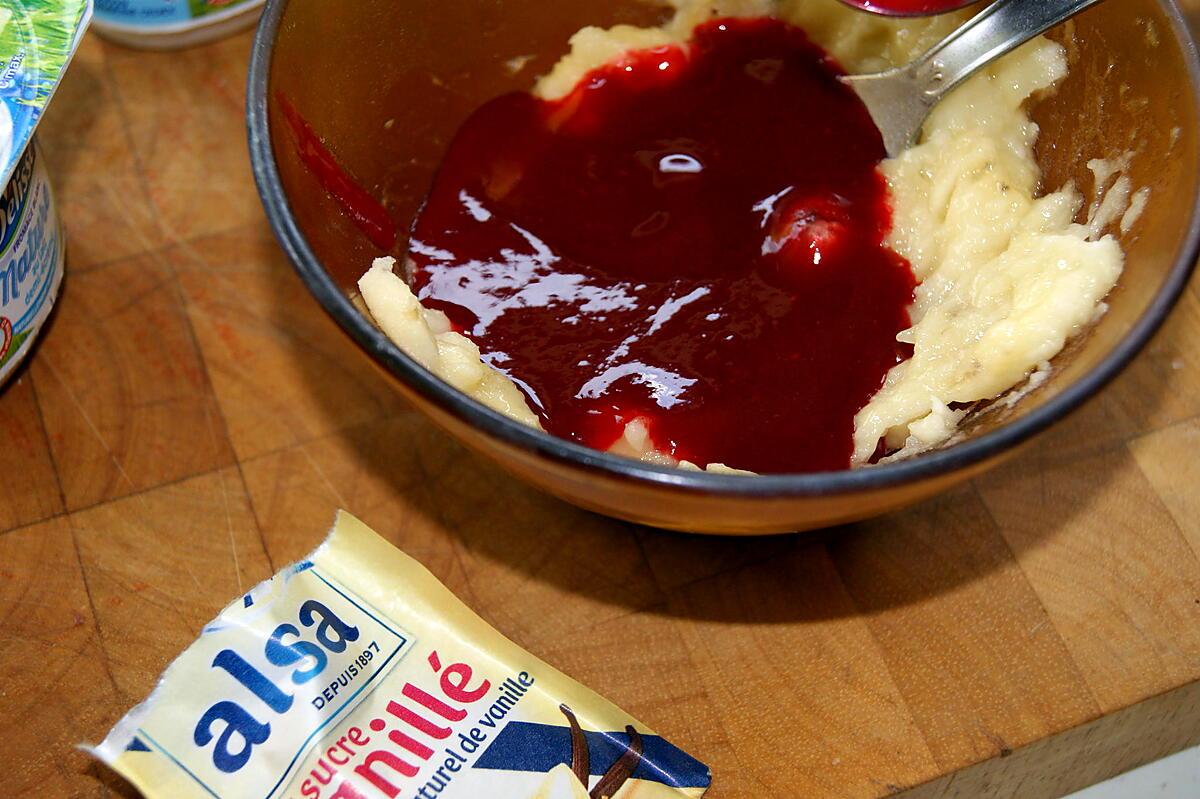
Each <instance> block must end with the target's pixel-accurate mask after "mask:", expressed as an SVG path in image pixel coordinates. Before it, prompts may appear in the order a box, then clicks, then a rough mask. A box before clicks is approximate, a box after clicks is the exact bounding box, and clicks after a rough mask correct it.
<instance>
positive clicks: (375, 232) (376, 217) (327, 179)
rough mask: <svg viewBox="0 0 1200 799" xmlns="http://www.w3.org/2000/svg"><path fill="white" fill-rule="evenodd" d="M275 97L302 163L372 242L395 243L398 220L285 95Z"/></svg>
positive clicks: (383, 247) (388, 247) (384, 246)
mask: <svg viewBox="0 0 1200 799" xmlns="http://www.w3.org/2000/svg"><path fill="white" fill-rule="evenodd" d="M275 100H276V101H277V102H278V103H279V110H280V111H281V112H282V113H283V117H284V119H286V120H287V122H288V127H289V128H291V130H292V136H293V138H294V139H295V142H296V153H297V155H299V156H300V161H301V163H303V164H304V166H305V167H306V168H307V169H308V171H309V172H311V173H312V174H313V176H314V177H316V179H317V181H318V182H319V183H320V184H321V186H322V187H323V188H324V189H325V191H327V192H329V195H330V196H331V197H333V199H334V200H336V201H337V204H338V205H340V206H341V208H342V211H343V212H344V213H345V214H346V215H347V216H349V217H350V220H351V221H352V222H354V224H355V225H357V226H358V229H359V230H361V231H362V232H363V234H365V235H366V237H367V238H368V239H370V241H371V243H372V244H374V245H375V246H376V247H378V248H379V249H381V250H384V251H385V252H386V251H388V250H391V249H392V247H395V246H396V223H395V222H393V221H392V217H391V215H390V214H388V212H387V209H386V208H384V207H383V204H382V203H380V202H379V201H378V200H376V199H375V198H374V197H373V196H371V193H370V192H368V191H367V190H366V189H364V188H363V187H362V186H361V185H359V183H358V181H356V180H355V179H354V178H353V177H351V176H350V174H349V173H348V172H346V170H345V169H343V168H342V165H341V164H339V163H338V162H337V159H336V158H334V157H333V153H331V152H329V148H328V147H326V146H325V145H324V144H323V143H322V142H321V138H320V137H319V136H317V133H316V131H314V130H313V129H312V125H310V124H308V120H306V119H305V118H304V117H302V116H301V115H300V112H299V111H297V110H296V107H295V106H294V105H292V103H291V102H290V101H289V100H288V99H287V98H286V97H284V96H283V95H282V94H280V93H279V92H276V93H275Z"/></svg>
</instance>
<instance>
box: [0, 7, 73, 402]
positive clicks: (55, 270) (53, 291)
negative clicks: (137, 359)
mask: <svg viewBox="0 0 1200 799" xmlns="http://www.w3.org/2000/svg"><path fill="white" fill-rule="evenodd" d="M90 16H91V3H90V0H0V185H3V186H4V189H3V193H0V385H2V384H3V383H4V382H5V381H6V380H7V379H8V377H9V376H10V375H11V374H12V373H13V371H14V370H15V369H16V368H17V366H18V365H19V364H20V363H21V362H22V361H23V360H24V359H25V357H26V356H28V354H29V352H30V350H31V349H32V347H33V343H34V341H35V340H36V339H37V336H38V333H39V332H40V331H41V329H42V326H43V325H45V323H46V320H47V319H48V318H49V316H50V312H51V310H52V309H53V307H54V301H55V299H57V297H58V289H59V286H60V285H61V284H62V279H63V271H64V246H63V232H62V226H61V224H60V223H59V218H58V212H57V211H56V210H55V207H54V194H53V192H52V191H51V189H50V180H49V178H48V177H47V174H46V168H45V165H44V162H43V159H42V157H41V153H40V151H39V150H38V147H37V145H36V143H35V142H34V138H33V134H34V129H35V128H36V127H37V124H38V122H39V121H40V120H41V117H42V113H43V112H44V110H45V108H46V105H47V103H49V101H50V98H51V96H52V95H53V94H54V90H55V89H56V88H57V87H58V83H59V79H60V78H61V76H62V74H63V72H64V71H65V70H66V68H67V64H68V63H69V62H70V60H71V56H72V55H74V53H75V48H76V47H77V46H78V44H79V39H80V37H81V36H82V34H83V31H84V29H85V28H86V27H87V23H88V20H89V18H90Z"/></svg>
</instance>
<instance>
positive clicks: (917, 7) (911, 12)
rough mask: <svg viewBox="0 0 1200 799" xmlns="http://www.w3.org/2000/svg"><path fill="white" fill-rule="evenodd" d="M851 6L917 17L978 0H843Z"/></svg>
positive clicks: (940, 12) (882, 12)
mask: <svg viewBox="0 0 1200 799" xmlns="http://www.w3.org/2000/svg"><path fill="white" fill-rule="evenodd" d="M843 2H845V3H849V4H850V5H852V6H857V7H858V8H861V9H865V10H867V11H875V12H878V13H880V14H891V15H893V16H903V17H917V16H925V15H930V14H944V13H946V12H948V11H956V10H958V9H960V8H963V7H965V6H969V5H971V4H973V3H976V2H979V0H843Z"/></svg>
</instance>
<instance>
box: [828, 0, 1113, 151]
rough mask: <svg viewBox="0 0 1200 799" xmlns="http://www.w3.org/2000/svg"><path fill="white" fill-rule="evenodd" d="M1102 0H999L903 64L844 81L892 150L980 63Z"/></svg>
mask: <svg viewBox="0 0 1200 799" xmlns="http://www.w3.org/2000/svg"><path fill="white" fill-rule="evenodd" d="M1098 2H1100V0H996V2H995V3H993V4H992V5H990V6H988V7H987V8H985V9H984V10H983V11H980V12H979V13H978V14H977V15H975V16H974V17H973V18H971V19H970V20H969V21H968V22H966V23H965V24H963V26H962V27H961V28H959V29H958V30H956V31H955V32H954V33H952V34H950V35H949V36H947V37H946V38H945V39H943V40H942V41H941V42H939V43H938V44H936V45H934V46H933V48H932V49H930V50H929V52H927V53H925V55H923V56H921V57H920V58H918V59H917V60H916V61H913V62H912V63H911V64H908V65H906V66H903V67H896V68H895V69H889V70H887V71H886V72H878V73H875V74H873V75H847V76H845V77H843V78H842V82H843V83H845V84H847V85H848V86H850V87H851V88H853V89H854V91H855V92H857V93H858V96H859V98H860V99H861V100H862V101H863V103H864V104H865V105H866V106H867V110H868V111H869V112H870V113H871V118H872V119H873V120H875V125H876V126H877V127H878V128H879V132H880V133H882V134H883V144H884V146H885V147H886V148H887V153H888V155H890V156H893V157H894V156H897V155H899V154H900V153H901V152H903V151H904V150H905V149H907V148H908V147H909V146H910V145H912V144H913V143H914V142H915V141H916V139H917V136H918V135H919V134H920V132H921V125H922V124H923V123H924V122H925V118H926V117H928V116H929V112H930V111H931V110H932V109H933V107H934V106H935V105H937V104H938V102H939V101H940V100H941V99H942V98H943V97H945V96H946V95H947V94H948V93H949V92H950V90H952V89H953V88H954V87H956V86H958V85H959V84H960V83H962V82H963V81H964V80H966V79H967V78H968V77H970V76H971V75H973V74H974V73H975V72H976V71H978V70H979V69H980V68H982V67H984V66H986V65H987V64H989V63H991V62H992V61H994V60H996V59H997V58H999V57H1000V56H1002V55H1004V54H1005V53H1008V52H1011V51H1012V50H1015V49H1016V48H1017V47H1020V46H1021V45H1022V44H1024V43H1025V42H1027V41H1029V40H1030V39H1032V38H1033V37H1035V36H1038V35H1039V34H1042V33H1045V32H1046V31H1047V30H1049V29H1050V28H1053V27H1054V26H1055V25H1057V24H1059V23H1060V22H1065V21H1066V20H1068V19H1070V18H1071V17H1073V16H1075V15H1076V14H1078V13H1079V12H1080V11H1083V10H1084V9H1085V8H1088V7H1089V6H1093V5H1095V4H1096V3H1098Z"/></svg>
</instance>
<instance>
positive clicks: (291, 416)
mask: <svg viewBox="0 0 1200 799" xmlns="http://www.w3.org/2000/svg"><path fill="white" fill-rule="evenodd" d="M1196 6H1197V7H1198V8H1200V2H1197V3H1196ZM249 42H250V38H249V34H243V35H240V36H237V37H235V38H233V39H230V40H227V41H224V42H222V43H219V44H216V45H213V46H209V47H205V48H200V49H196V50H192V51H188V52H184V53H175V54H146V53H136V52H131V51H126V50H121V49H119V48H116V47H111V46H108V45H105V44H103V43H101V42H100V41H98V40H96V39H95V38H91V37H89V38H88V39H87V40H86V41H85V42H84V45H83V48H82V51H81V53H80V55H79V58H78V59H77V61H76V63H75V64H74V65H73V67H72V69H71V71H70V73H69V75H68V77H67V80H66V82H65V85H64V86H63V88H62V90H61V92H60V94H59V96H58V97H57V98H56V101H55V103H54V106H53V107H52V109H51V114H50V116H49V118H48V119H47V121H46V124H45V126H44V128H43V131H44V134H43V136H42V139H43V145H44V149H45V152H46V157H47V160H48V162H49V165H50V168H51V173H52V177H53V179H54V182H55V186H56V189H57V191H58V198H59V202H60V205H61V209H62V212H63V214H64V216H65V220H66V223H67V225H68V226H69V228H70V243H69V247H70V253H69V259H70V263H69V268H68V274H67V280H66V284H65V293H64V295H63V297H62V298H61V301H60V305H59V308H58V311H57V315H56V317H55V318H54V320H53V323H52V325H51V326H50V328H49V330H48V331H47V333H46V335H45V338H44V340H43V342H42V344H41V347H40V350H39V351H38V352H37V353H36V357H35V358H33V360H32V363H31V365H30V367H29V368H28V369H26V370H24V371H23V372H22V373H21V374H20V375H19V377H18V379H17V380H15V381H14V382H12V383H11V384H10V385H9V386H8V387H7V388H6V389H5V390H4V392H3V394H2V395H0V442H2V444H0V475H2V478H0V531H2V532H0V774H2V775H3V784H2V787H0V793H3V794H4V795H8V796H37V797H65V796H72V797H74V796H79V797H93V796H127V795H132V791H131V789H129V788H128V787H127V786H125V785H124V784H123V783H122V782H121V781H120V780H119V779H117V778H116V777H114V776H112V775H111V774H109V773H108V772H107V770H106V769H104V768H103V767H101V766H98V765H96V764H95V763H93V762H91V761H90V760H89V759H88V757H87V756H85V755H83V754H82V753H80V752H79V751H77V750H75V749H74V748H73V747H74V745H75V744H76V743H78V742H81V741H92V742H94V741H97V740H99V739H100V738H101V737H102V736H103V735H104V733H105V731H106V730H107V729H108V728H109V726H110V725H112V724H113V723H114V722H115V721H116V720H117V719H118V718H119V717H120V716H121V715H122V714H123V713H124V712H125V710H126V709H128V708H129V707H131V706H132V705H133V704H135V703H136V702H138V701H140V700H141V699H142V698H143V697H144V696H145V695H146V694H147V692H148V691H149V690H150V689H151V687H152V686H153V685H154V681H155V678H156V677H157V675H158V674H159V673H160V672H161V671H162V669H163V668H164V667H165V666H166V665H167V663H168V662H169V661H170V660H171V658H172V657H174V655H175V654H176V653H178V652H179V651H180V650H181V649H183V648H184V647H185V646H186V645H187V644H188V643H189V642H190V641H191V640H192V639H193V638H194V637H195V636H196V634H197V632H198V631H199V629H200V627H201V626H202V625H203V624H204V622H206V621H207V620H208V619H210V618H211V617H212V616H213V615H214V614H216V613H217V611H218V610H219V609H220V608H221V607H222V606H223V605H224V604H225V603H226V602H228V601H229V600H230V599H231V598H232V597H234V596H235V595H237V594H238V593H240V592H242V591H244V590H245V589H246V588H248V587H249V586H251V585H253V584H254V583H256V582H257V581H259V580H262V579H264V578H266V577H268V576H269V575H270V574H272V572H273V571H275V570H276V569H279V568H280V567H281V566H283V565H284V564H286V563H288V562H289V561H291V560H293V559H296V558H298V557H300V556H301V555H303V554H304V553H306V552H307V551H308V550H310V549H311V548H312V547H313V546H314V545H316V544H317V543H318V542H319V541H320V540H321V538H322V536H323V535H324V532H325V530H326V528H327V526H328V525H329V523H330V522H331V519H332V517H333V512H334V510H335V509H336V508H338V507H344V508H347V509H349V510H351V511H353V512H354V513H356V514H358V515H359V516H360V517H361V518H363V519H364V520H365V521H366V522H367V523H368V524H370V525H372V526H374V527H375V528H376V529H377V530H379V531H380V532H381V533H382V534H383V535H385V536H386V537H387V538H389V539H390V540H391V541H393V542H394V543H395V544H396V545H397V546H399V547H401V548H403V549H404V550H406V551H407V552H409V553H411V554H412V555H414V556H415V557H417V558H419V559H420V560H422V561H423V562H424V563H425V564H427V565H428V566H429V567H430V568H431V569H432V570H433V571H434V572H435V573H436V574H437V575H438V576H439V577H440V578H441V579H443V580H444V581H445V582H446V583H447V584H448V585H449V586H450V587H451V588H452V589H453V590H454V591H456V592H457V593H458V594H459V595H460V596H462V597H463V598H464V599H465V600H466V601H467V602H468V603H469V604H470V605H471V606H472V607H474V608H475V609H477V610H478V611H479V612H480V613H481V614H482V615H483V616H484V617H485V618H487V619H488V620H489V621H490V622H492V623H493V624H494V625H495V626H496V627H498V628H499V629H500V630H502V631H503V632H504V633H506V634H507V635H508V636H510V637H512V638H513V639H515V640H516V641H517V642H519V643H520V644H522V645H523V646H525V647H527V648H528V649H530V650H532V651H533V652H535V653H536V654H538V655H539V656H541V657H542V658H544V659H545V660H547V661H549V662H550V663H552V664H554V665H556V666H558V667H560V668H562V669H563V670H565V671H566V672H568V673H569V674H572V675H573V676H575V677H576V678H578V679H579V680H582V681H583V682H584V683H586V684H588V685H590V686H592V687H593V688H595V689H596V690H598V691H600V692H601V693H603V694H605V695H606V696H608V697H610V698H612V699H613V700H615V701H616V702H617V703H618V704H620V705H621V706H623V707H625V708H626V709H628V710H629V711H631V712H632V713H633V714H635V715H636V716H638V717H639V718H641V719H642V720H644V721H645V722H646V723H647V724H649V725H651V726H652V727H654V728H655V729H656V730H658V731H660V732H662V733H663V734H665V735H666V736H667V737H669V738H670V739H672V740H673V741H675V742H677V743H678V744H680V745H681V746H683V747H684V748H686V749H688V750H689V751H691V752H692V753H693V754H695V755H697V756H698V757H700V758H702V759H703V760H705V761H707V762H708V763H709V764H711V766H712V769H713V772H714V774H715V783H714V787H713V790H712V792H711V794H710V795H711V796H713V797H715V798H716V799H732V798H734V797H738V798H741V797H747V798H748V797H755V798H756V799H763V798H770V797H779V798H780V799H791V798H792V797H804V798H805V799H808V798H809V797H880V796H887V795H893V794H899V795H902V796H905V797H922V798H924V797H979V796H988V797H992V796H996V797H1021V799H1037V798H1038V797H1054V796H1059V795H1061V794H1063V793H1065V792H1067V791H1069V790H1072V789H1075V788H1078V787H1081V786H1083V785H1085V784H1088V783H1090V782H1093V781H1096V780H1098V779H1101V778H1104V777H1106V776H1108V775H1111V774H1114V773H1117V772H1119V771H1122V770H1124V769H1127V768H1129V767H1132V766H1134V765H1137V764H1140V763H1143V762H1145V761H1148V760H1150V759H1152V758H1157V757H1160V756H1162V755H1165V754H1168V753H1170V752H1173V751H1176V750H1178V749H1180V748H1182V747H1184V746H1186V745H1189V744H1194V743H1197V742H1198V741H1200V559H1198V556H1200V490H1198V488H1197V486H1198V484H1200V460H1198V459H1197V456H1196V452H1197V448H1200V295H1198V294H1197V287H1196V286H1195V285H1193V286H1192V287H1191V288H1190V289H1189V291H1188V292H1187V293H1186V294H1185V295H1184V297H1183V300H1182V302H1181V304H1180V306H1179V308H1178V310H1177V311H1176V312H1175V314H1174V316H1173V317H1172V319H1171V321H1170V323H1169V324H1168V325H1167V328H1166V329H1165V331H1164V332H1163V333H1162V334H1161V335H1159V337H1158V338H1157V340H1156V341H1155V342H1154V343H1153V344H1152V345H1151V346H1150V348H1149V349H1148V350H1147V351H1146V352H1145V353H1144V354H1143V355H1142V356H1141V357H1140V358H1139V359H1138V360H1137V362H1136V363H1134V364H1133V366H1132V367H1131V368H1130V369H1129V370H1128V371H1127V372H1126V373H1125V375H1124V376H1123V377H1122V378H1121V379H1120V380H1118V381H1117V382H1116V384H1115V385H1113V386H1112V387H1111V388H1110V389H1108V390H1107V391H1106V392H1105V393H1104V394H1103V395H1102V396H1101V397H1099V398H1098V399H1097V400H1095V401H1093V402H1092V403H1091V404H1090V405H1088V406H1087V407H1086V408H1085V409H1084V410H1083V411H1081V412H1080V413H1078V414H1076V415H1075V416H1074V417H1073V418H1071V419H1070V420H1068V421H1067V422H1065V423H1064V424H1062V425H1060V426H1059V427H1058V428H1056V429H1055V430H1054V431H1052V432H1051V433H1050V434H1048V435H1047V436H1045V437H1044V438H1043V439H1041V440H1040V442H1038V443H1037V444H1036V445H1035V446H1033V447H1032V448H1031V449H1029V450H1027V451H1026V452H1025V453H1024V454H1023V455H1022V456H1020V457H1018V458H1017V459H1016V460H1014V461H1012V462H1011V463H1010V464H1009V465H1007V466H1006V467H1003V468H1001V469H1000V470H998V471H996V472H993V473H991V474H989V475H987V476H985V477H983V478H981V479H979V480H977V481H975V482H974V483H973V484H971V485H969V486H967V487H965V488H962V489H961V490H956V491H954V492H953V493H950V494H947V495H945V496H942V497H940V498H938V499H936V500H934V501H932V502H928V503H926V504H924V505H921V506H919V507H916V508H913V509H911V510H909V511H906V512H903V513H900V514H897V515H893V516H890V517H886V518H882V519H879V520H876V521H873V522H869V523H866V524H860V525H855V526H852V527H848V528H844V529H839V530H835V531H832V532H829V533H826V534H821V535H815V536H814V535H806V536H789V537H778V538H767V539H757V540H754V539H720V538H715V539H714V538H700V537H689V536H685V535H674V534H666V533H662V532H656V531H654V530H649V529H643V528H639V527H636V526H632V525H629V524H623V523H619V522H615V521H610V520H607V519H603V518H600V517H598V516H594V515H590V514H588V513H584V512H581V511H578V510H575V509H573V508H571V507H568V506H566V505H563V504H562V503H560V502H557V501H555V500H553V499H550V498H548V497H546V496H543V495H541V494H539V493H537V492H536V491H533V490H531V489H529V488H527V487H525V486H524V485H522V484H520V483H518V482H516V481H514V480H513V479H511V478H509V477H507V476H506V475H504V474H502V473H501V472H499V471H498V470H496V469H495V468H493V467H492V466H490V465H489V464H487V463H484V462H481V461H480V460H479V459H478V458H476V457H474V456H472V455H470V454H468V453H467V452H465V451H464V450H463V449H462V448H460V447H459V446H457V445H456V444H455V443H454V442H452V441H451V440H449V439H448V438H447V437H446V436H445V435H443V434H442V433H441V432H439V431H438V430H436V429H434V428H432V427H431V426H430V424H429V423H427V422H426V421H425V420H424V419H423V418H421V417H420V416H418V415H416V414H415V412H413V411H412V410H411V409H410V408H408V407H407V406H406V405H405V404H404V402H403V401H401V400H400V399H399V398H398V397H397V396H396V395H395V394H394V393H393V392H392V391H391V390H390V389H389V388H388V385H387V384H386V383H385V382H384V380H383V379H382V378H381V377H379V376H378V375H377V374H376V372H375V371H374V369H373V367H371V366H370V365H369V364H368V362H367V359H366V357H365V356H363V355H361V354H360V353H358V352H357V351H356V350H355V349H354V348H353V347H352V346H351V345H350V343H349V342H348V341H347V340H346V339H344V338H343V337H342V335H341V334H340V333H339V332H338V330H337V329H336V328H335V327H334V325H333V324H332V323H331V322H330V321H329V320H328V319H326V317H325V316H324V314H323V313H322V312H321V311H320V310H319V308H318V307H317V304H316V303H315V302H314V301H313V300H312V299H311V298H310V297H309V296H308V295H307V293H306V291H305V289H304V288H303V286H302V285H301V283H300V281H299V280H298V279H297V278H296V276H295V275H294V274H293V272H292V270H291V268H290V267H289V265H288V264H287V263H286V261H285V259H284V258H283V256H282V255H281V253H280V251H279V249H278V248H277V247H276V245H275V243H274V241H273V239H272V237H271V234H270V232H269V231H268V228H267V225H266V222H265V221H264V219H263V215H262V212H261V210H260V206H259V203H258V199H257V196H256V194H255V191H254V187H253V185H252V182H251V178H250V171H249V167H248V164H247V158H246V154H245V153H246V148H245V143H244V141H245V133H244V127H243V98H244V88H243V84H244V76H245V72H246V64H247V56H248V48H249ZM597 553H603V554H602V555H598V554H597Z"/></svg>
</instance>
